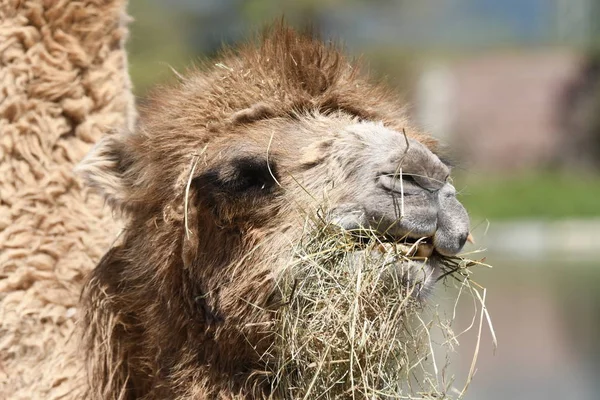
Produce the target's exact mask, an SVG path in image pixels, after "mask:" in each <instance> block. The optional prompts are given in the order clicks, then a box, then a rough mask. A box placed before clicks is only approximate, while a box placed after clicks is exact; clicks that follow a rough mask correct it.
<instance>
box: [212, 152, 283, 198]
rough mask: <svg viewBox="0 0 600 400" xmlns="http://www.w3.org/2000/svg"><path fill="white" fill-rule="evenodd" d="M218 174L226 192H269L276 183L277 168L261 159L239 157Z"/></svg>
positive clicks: (270, 161)
mask: <svg viewBox="0 0 600 400" xmlns="http://www.w3.org/2000/svg"><path fill="white" fill-rule="evenodd" d="M221 172H222V173H221V174H220V184H221V186H222V187H223V189H225V190H226V191H228V192H235V193H238V194H239V193H245V192H250V191H252V192H254V191H264V192H266V191H270V190H271V189H272V188H273V186H274V185H275V184H276V182H277V167H276V165H275V163H274V162H273V161H272V160H269V162H267V160H266V159H265V158H263V157H240V158H236V159H234V160H232V161H231V163H230V165H229V166H228V167H227V168H225V169H224V170H223V171H221Z"/></svg>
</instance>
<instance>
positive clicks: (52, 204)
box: [0, 0, 135, 399]
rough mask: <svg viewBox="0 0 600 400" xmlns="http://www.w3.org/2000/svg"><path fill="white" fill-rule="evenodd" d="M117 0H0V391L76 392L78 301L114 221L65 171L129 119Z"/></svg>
mask: <svg viewBox="0 0 600 400" xmlns="http://www.w3.org/2000/svg"><path fill="white" fill-rule="evenodd" d="M125 6H126V1H125V0H103V1H98V0H85V1H84V0H56V1H45V0H44V1H43V0H7V1H2V2H1V4H0V135H1V141H0V176H1V179H0V180H1V182H0V243H1V244H0V398H3V399H57V398H61V399H64V398H81V396H82V391H83V388H84V387H85V381H86V379H85V377H86V374H85V369H84V363H83V358H84V357H83V356H82V355H81V354H78V353H77V351H76V349H77V347H78V344H77V343H78V336H79V335H78V334H77V333H76V331H77V329H76V328H77V323H78V320H79V317H78V316H79V306H78V301H79V297H80V292H81V287H82V285H83V282H84V280H85V276H86V274H87V273H88V272H89V271H90V270H91V269H92V268H93V267H94V265H95V264H96V263H97V262H98V260H99V259H100V258H101V256H102V254H103V253H104V252H106V251H107V249H108V248H110V243H111V241H112V240H114V236H115V235H116V233H117V231H118V230H119V222H118V221H116V220H115V219H113V216H112V212H111V210H110V209H109V208H108V207H106V206H104V201H103V200H102V199H101V198H100V197H99V196H97V195H94V194H93V193H90V191H89V190H87V189H85V188H83V186H82V184H81V181H80V180H79V179H78V178H77V177H76V175H75V174H74V172H73V168H74V166H75V165H76V164H77V163H78V162H80V161H81V159H82V158H83V156H84V155H85V154H86V153H87V152H88V151H89V149H90V148H91V146H92V145H93V144H94V143H95V142H97V141H98V139H100V137H101V136H102V135H105V134H109V133H110V132H111V131H112V130H113V129H125V128H127V127H129V128H132V127H133V124H134V121H135V111H134V105H133V96H132V93H131V84H130V81H129V76H128V73H127V57H126V53H125V51H124V41H125V38H126V36H127V28H126V23H127V21H128V17H127V15H126V13H125Z"/></svg>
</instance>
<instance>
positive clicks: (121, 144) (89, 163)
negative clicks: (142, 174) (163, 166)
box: [75, 134, 135, 210]
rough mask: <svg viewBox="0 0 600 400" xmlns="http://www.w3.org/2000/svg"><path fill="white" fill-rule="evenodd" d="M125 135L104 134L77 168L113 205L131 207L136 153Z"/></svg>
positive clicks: (87, 181)
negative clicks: (130, 198) (129, 203)
mask: <svg viewBox="0 0 600 400" xmlns="http://www.w3.org/2000/svg"><path fill="white" fill-rule="evenodd" d="M127 142H128V141H127V139H126V137H125V136H124V135H120V134H112V135H107V136H105V137H103V138H102V139H101V140H100V141H99V142H98V143H97V144H96V145H95V146H94V147H93V148H92V150H91V151H90V152H89V153H88V154H87V156H85V158H84V159H83V161H81V162H80V163H79V165H77V167H76V168H75V172H76V173H77V174H78V175H80V176H81V177H82V178H83V180H84V182H85V183H86V184H87V185H88V186H89V187H91V188H93V189H94V190H96V191H97V192H98V193H100V194H101V195H102V196H103V197H104V199H105V200H106V202H107V203H108V204H109V205H110V206H111V207H112V208H114V209H119V210H125V209H127V208H128V198H129V192H130V191H131V188H132V186H133V184H134V171H133V164H134V160H135V156H134V154H133V152H132V151H130V150H128V149H130V145H129V143H127Z"/></svg>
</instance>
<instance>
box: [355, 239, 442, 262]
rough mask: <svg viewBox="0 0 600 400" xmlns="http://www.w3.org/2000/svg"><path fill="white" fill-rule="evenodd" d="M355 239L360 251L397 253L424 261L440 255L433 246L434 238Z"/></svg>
mask: <svg viewBox="0 0 600 400" xmlns="http://www.w3.org/2000/svg"><path fill="white" fill-rule="evenodd" d="M355 239H356V246H357V250H359V251H360V250H367V249H370V250H372V251H376V252H379V253H382V254H386V253H388V254H389V253H392V254H394V253H395V254H399V255H403V256H405V257H410V258H413V259H416V260H423V261H426V259H427V258H429V257H431V256H432V255H434V254H436V253H438V252H437V251H436V248H435V246H434V244H433V237H432V236H422V237H411V236H408V235H405V236H403V237H401V238H395V237H393V236H387V235H383V236H356V237H355Z"/></svg>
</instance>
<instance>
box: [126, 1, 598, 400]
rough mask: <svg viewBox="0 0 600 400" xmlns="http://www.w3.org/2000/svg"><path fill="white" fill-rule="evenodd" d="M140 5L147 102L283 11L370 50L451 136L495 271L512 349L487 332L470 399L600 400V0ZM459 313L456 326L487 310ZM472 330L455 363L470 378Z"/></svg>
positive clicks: (396, 84)
mask: <svg viewBox="0 0 600 400" xmlns="http://www.w3.org/2000/svg"><path fill="white" fill-rule="evenodd" d="M130 13H131V14H132V16H133V17H134V19H135V21H134V22H133V24H132V25H131V36H130V40H129V54H130V70H131V74H132V78H133V82H134V85H135V93H136V95H137V96H138V101H143V99H144V96H145V94H146V93H147V91H148V89H149V88H150V87H151V86H153V85H155V84H157V83H159V82H167V81H169V80H173V79H174V73H173V71H172V70H171V67H172V68H174V69H175V70H177V71H182V70H185V67H186V66H189V65H190V64H191V63H193V62H194V60H199V59H210V58H211V57H214V56H215V55H216V53H217V51H218V49H219V48H220V47H221V45H222V44H223V43H227V44H235V43H236V42H238V41H240V40H243V39H244V38H245V37H247V36H248V34H249V33H252V32H255V31H257V30H258V29H260V27H261V26H262V25H263V24H264V23H266V22H269V21H272V20H273V19H274V18H277V17H280V16H281V15H285V17H286V19H287V20H288V22H290V23H291V24H292V25H294V26H296V27H300V28H301V27H305V26H307V25H310V26H313V27H314V28H316V30H317V31H318V32H320V33H321V35H322V36H323V38H325V39H332V40H335V41H341V42H342V43H343V45H344V47H345V49H346V51H347V53H349V54H350V55H353V56H356V57H358V56H361V55H363V58H364V60H365V61H366V63H367V65H368V68H369V70H370V72H371V74H372V75H374V76H375V77H377V78H383V79H385V80H386V81H387V83H388V84H389V85H391V86H392V87H393V88H395V89H397V90H398V93H399V95H401V96H402V97H403V98H404V99H406V101H407V103H408V104H410V112H411V114H412V117H413V119H414V120H415V121H416V122H417V123H418V124H419V125H420V126H421V127H422V128H423V129H425V130H427V131H429V132H431V133H432V134H433V135H435V136H437V137H438V138H439V139H440V140H441V141H442V142H443V143H445V144H447V145H448V146H449V148H450V151H451V153H452V154H453V155H454V158H455V159H456V160H457V161H458V162H457V166H456V168H455V172H454V174H455V183H456V186H457V189H459V190H460V194H461V200H462V201H463V203H464V204H465V205H466V206H467V209H468V210H469V211H470V213H471V217H472V224H473V227H474V233H475V237H476V239H477V245H476V246H473V247H472V248H471V249H467V250H473V249H475V248H485V249H487V251H486V252H485V256H486V257H487V259H486V262H488V263H489V264H491V265H493V269H487V268H483V267H481V268H477V269H476V271H475V274H474V280H475V281H477V283H479V284H481V285H482V286H484V287H486V288H487V289H488V295H487V305H488V310H489V312H490V314H491V317H492V321H493V324H494V328H495V332H496V335H497V337H498V343H499V347H498V350H497V351H496V353H495V355H494V352H493V347H492V344H491V342H492V340H491V336H490V334H489V331H488V330H486V329H485V328H484V333H483V336H482V342H481V348H480V350H479V362H478V367H477V368H478V369H477V374H476V376H475V379H474V381H473V383H472V384H471V387H470V390H469V392H468V395H467V396H466V397H465V398H467V399H484V400H496V399H498V400H500V399H502V400H505V399H515V400H517V399H519V400H520V399H523V400H524V399H527V400H534V399H571V400H578V399H586V400H587V399H600V340H599V338H598V336H599V335H598V332H600V261H598V260H599V256H600V1H599V0H502V1H498V0H447V1H444V2H442V1H435V0H420V1H409V0H346V1H341V0H170V1H169V2H166V1H159V0H144V1H142V0H131V2H130ZM446 297H447V298H448V299H449V300H448V301H451V300H450V297H451V296H450V295H449V294H448V293H445V292H444V291H443V290H441V291H440V293H439V294H438V295H437V299H438V300H440V301H442V302H443V301H444V299H445V298H446ZM471 306H472V305H471ZM461 307H467V308H468V307H469V305H468V304H467V305H461ZM458 315H459V320H458V321H457V322H456V325H457V326H456V327H455V329H456V331H460V330H462V329H464V327H465V326H468V325H469V324H470V323H471V318H472V315H473V314H472V312H465V313H459V314H458ZM462 315H464V317H462ZM475 331H476V330H475ZM473 333H476V332H470V333H469V334H467V335H465V336H464V338H463V340H462V341H461V345H460V348H459V349H457V350H458V351H457V355H456V361H455V362H453V364H452V369H453V373H455V374H456V377H457V385H456V386H457V387H459V388H462V385H463V383H464V381H465V377H466V375H467V373H468V370H469V368H470V364H471V360H472V355H473V351H474V347H475V339H474V336H475V335H474V334H473Z"/></svg>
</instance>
